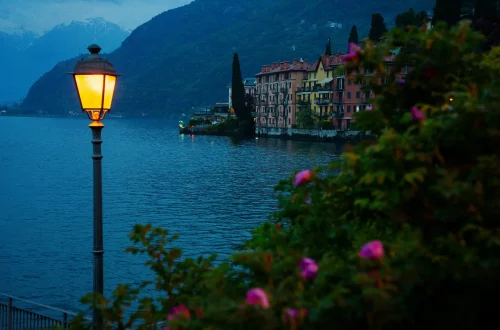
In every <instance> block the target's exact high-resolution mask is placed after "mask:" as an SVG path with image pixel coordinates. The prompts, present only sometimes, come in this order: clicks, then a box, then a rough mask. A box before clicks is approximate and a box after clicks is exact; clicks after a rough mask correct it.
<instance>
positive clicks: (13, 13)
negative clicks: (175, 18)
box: [0, 0, 191, 33]
mask: <svg viewBox="0 0 500 330" xmlns="http://www.w3.org/2000/svg"><path fill="white" fill-rule="evenodd" d="M189 2H191V0H0V31H4V32H13V31H15V30H19V29H24V30H28V31H33V32H36V33H43V32H45V31H47V30H49V29H51V28H52V27H54V26H56V25H58V24H61V23H69V22H71V21H74V20H75V21H79V20H84V19H86V18H92V17H103V18H104V19H106V20H108V21H110V22H113V23H116V24H118V25H120V26H122V27H124V28H125V29H128V30H133V29H134V28H136V27H137V26H138V25H140V24H142V23H144V22H146V21H148V20H150V19H151V18H152V17H154V16H156V15H158V14H160V13H161V12H163V11H165V10H168V9H170V8H175V7H179V6H182V5H185V4H187V3H189Z"/></svg>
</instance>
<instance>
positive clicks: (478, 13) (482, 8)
mask: <svg viewBox="0 0 500 330" xmlns="http://www.w3.org/2000/svg"><path fill="white" fill-rule="evenodd" d="M479 18H484V19H486V20H489V21H492V20H494V19H495V18H497V0H476V6H475V8H474V19H479Z"/></svg>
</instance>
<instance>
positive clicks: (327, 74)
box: [296, 55, 333, 120]
mask: <svg viewBox="0 0 500 330" xmlns="http://www.w3.org/2000/svg"><path fill="white" fill-rule="evenodd" d="M329 62H330V57H329V56H326V55H322V56H321V57H320V58H319V59H318V60H317V61H316V62H314V64H312V65H311V66H310V67H309V69H308V70H307V77H304V79H303V80H302V87H299V88H297V92H296V93H297V99H298V105H299V106H300V107H301V108H302V109H304V108H307V107H309V108H310V109H311V113H312V114H313V116H314V117H316V118H317V119H320V120H325V119H328V118H330V116H331V113H332V106H333V104H332V100H331V91H332V89H331V82H332V81H333V75H332V71H331V70H328V68H329V66H330V63H329Z"/></svg>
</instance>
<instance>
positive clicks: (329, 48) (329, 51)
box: [325, 38, 332, 56]
mask: <svg viewBox="0 0 500 330" xmlns="http://www.w3.org/2000/svg"><path fill="white" fill-rule="evenodd" d="M325 55H326V56H330V55H332V43H331V41H330V38H328V43H327V44H326V50H325Z"/></svg>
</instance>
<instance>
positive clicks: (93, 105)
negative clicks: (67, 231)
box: [71, 44, 119, 329]
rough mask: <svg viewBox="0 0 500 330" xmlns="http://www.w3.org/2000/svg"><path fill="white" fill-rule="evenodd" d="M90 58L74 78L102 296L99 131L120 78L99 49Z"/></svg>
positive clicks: (95, 319)
mask: <svg viewBox="0 0 500 330" xmlns="http://www.w3.org/2000/svg"><path fill="white" fill-rule="evenodd" d="M87 49H88V50H89V52H90V55H89V56H88V57H87V58H85V59H82V60H80V61H78V62H77V63H76V65H75V69H74V70H73V72H72V73H71V74H72V75H73V78H74V81H75V86H76V89H77V91H78V97H79V99H80V104H81V106H82V111H84V112H85V113H86V114H87V116H88V117H89V119H90V120H92V123H90V125H89V127H90V129H91V130H92V145H93V154H92V159H93V160H94V245H93V251H92V253H93V255H94V276H93V282H94V284H93V292H94V293H100V294H103V293H104V266H103V255H104V246H103V230H102V166H101V159H102V154H101V144H102V140H101V131H102V129H103V127H104V125H103V124H102V122H101V121H102V120H103V119H104V117H105V116H106V114H107V113H108V111H110V109H111V103H112V101H113V94H114V91H115V84H116V78H117V77H118V76H119V75H118V74H117V73H116V71H115V69H114V68H113V65H112V64H111V63H110V62H108V61H106V60H104V59H102V58H101V57H100V56H99V52H100V51H101V47H99V46H98V45H95V44H93V45H90V46H89V47H88V48H87ZM92 323H93V325H94V327H95V328H96V329H100V328H101V327H102V326H101V325H102V317H101V315H100V313H98V311H97V309H94V311H93V315H92Z"/></svg>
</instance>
